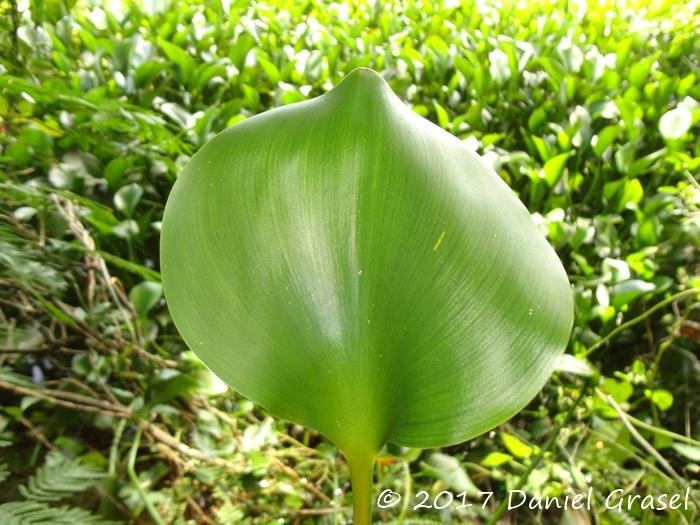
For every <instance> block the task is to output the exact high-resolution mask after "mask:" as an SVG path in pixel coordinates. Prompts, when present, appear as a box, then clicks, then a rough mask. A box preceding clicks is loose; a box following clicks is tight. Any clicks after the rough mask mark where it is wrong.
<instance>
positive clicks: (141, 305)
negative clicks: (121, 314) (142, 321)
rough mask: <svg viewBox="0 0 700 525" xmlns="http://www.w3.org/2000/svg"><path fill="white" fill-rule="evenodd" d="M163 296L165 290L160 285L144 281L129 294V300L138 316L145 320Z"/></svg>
mask: <svg viewBox="0 0 700 525" xmlns="http://www.w3.org/2000/svg"><path fill="white" fill-rule="evenodd" d="M162 296H163V289H162V287H161V285H160V284H158V283H154V282H151V281H144V282H142V283H139V284H137V285H136V286H134V287H133V288H132V289H131V291H130V292H129V299H130V300H131V303H132V304H133V305H134V310H135V311H136V315H138V316H139V317H140V318H145V317H146V316H147V315H148V312H150V311H151V309H152V308H153V307H154V306H155V305H156V304H158V301H160V298H161V297H162Z"/></svg>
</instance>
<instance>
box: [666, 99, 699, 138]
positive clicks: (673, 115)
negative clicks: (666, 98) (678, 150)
mask: <svg viewBox="0 0 700 525" xmlns="http://www.w3.org/2000/svg"><path fill="white" fill-rule="evenodd" d="M692 124H693V115H692V114H691V113H690V110H689V109H688V108H687V107H686V106H685V105H683V104H679V105H678V106H677V107H676V108H674V109H672V110H671V111H668V112H666V113H664V114H663V115H661V118H660V119H659V132H660V133H661V136H662V137H663V138H665V139H666V140H677V139H679V138H681V137H682V136H683V135H685V134H686V133H687V132H688V130H689V129H690V126H692Z"/></svg>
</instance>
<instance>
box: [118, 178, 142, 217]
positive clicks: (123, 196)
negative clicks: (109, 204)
mask: <svg viewBox="0 0 700 525" xmlns="http://www.w3.org/2000/svg"><path fill="white" fill-rule="evenodd" d="M142 195H143V188H142V187H141V186H140V185H139V184H136V183H135V182H132V183H131V184H127V185H126V186H122V187H121V188H119V189H118V190H117V191H116V193H115V194H114V205H115V206H116V207H117V209H118V210H119V211H121V212H123V213H124V215H126V216H127V217H131V216H132V215H133V214H134V209H135V208H136V205H137V204H138V203H139V200H141V196H142Z"/></svg>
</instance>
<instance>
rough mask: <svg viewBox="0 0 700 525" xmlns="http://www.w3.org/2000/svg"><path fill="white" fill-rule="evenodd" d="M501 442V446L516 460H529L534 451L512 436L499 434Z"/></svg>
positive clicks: (503, 433)
mask: <svg viewBox="0 0 700 525" xmlns="http://www.w3.org/2000/svg"><path fill="white" fill-rule="evenodd" d="M501 441H503V445H504V446H505V447H506V448H507V449H508V452H510V453H511V454H513V456H515V457H516V458H518V459H526V458H529V457H530V456H531V455H532V453H533V451H534V448H533V447H531V446H530V445H528V444H526V443H525V442H523V441H522V440H521V439H520V438H519V437H517V436H516V435H514V434H509V433H507V432H501Z"/></svg>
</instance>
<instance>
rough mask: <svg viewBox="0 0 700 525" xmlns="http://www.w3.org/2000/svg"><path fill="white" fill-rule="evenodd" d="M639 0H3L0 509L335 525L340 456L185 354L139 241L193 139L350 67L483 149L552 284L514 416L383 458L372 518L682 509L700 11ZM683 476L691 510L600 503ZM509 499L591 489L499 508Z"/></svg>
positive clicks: (670, 486)
mask: <svg viewBox="0 0 700 525" xmlns="http://www.w3.org/2000/svg"><path fill="white" fill-rule="evenodd" d="M646 4H647V3H646V2H639V3H638V4H637V3H635V2H628V3H622V4H616V3H614V2H611V3H610V4H606V3H605V2H596V3H595V5H593V4H591V6H590V7H587V4H586V3H584V2H579V3H568V2H548V3H545V4H543V3H537V4H533V5H526V4H523V5H516V4H512V3H510V2H504V3H503V4H500V5H498V6H491V5H490V3H487V2H466V1H465V2H463V3H459V2H445V3H442V2H434V3H433V2H429V1H427V0H425V1H421V0H406V1H396V2H369V3H365V2H357V3H349V2H342V3H335V4H326V3H323V2H320V1H301V2H294V1H288V2H285V1H282V0H280V1H276V2H269V3H262V2H220V3H203V2H195V3H175V2H168V1H167V0H162V1H155V0H154V1H151V2H146V3H143V4H142V3H140V2H130V1H124V2H119V1H115V2H106V3H102V2H97V1H93V2H90V1H79V2H77V3H76V2H75V1H69V2H65V1H60V0H44V1H26V2H25V1H23V2H14V1H6V0H3V1H0V57H2V58H0V405H1V408H0V485H1V486H2V491H0V523H3V524H4V523H69V522H70V523H104V522H107V521H108V520H111V521H112V522H117V523H130V522H131V523H169V524H170V523H172V524H184V523H217V524H219V523H220V524H229V523H255V524H267V523H328V524H331V523H343V522H345V520H346V519H347V516H349V508H350V504H351V501H350V496H349V494H348V491H347V489H348V485H347V484H348V472H347V468H346V465H345V463H344V462H343V460H342V457H341V456H340V455H339V454H338V451H337V450H336V449H335V448H333V447H332V446H330V445H329V444H328V443H327V442H325V441H324V440H323V439H322V438H321V437H320V436H319V435H317V434H315V433H313V432H311V431H308V430H306V429H303V428H300V427H297V426H294V425H291V424H285V423H284V422H279V421H273V420H272V419H271V418H269V417H268V416H267V415H266V414H265V413H264V411H262V410H261V409H259V408H258V407H255V406H252V404H251V403H249V402H247V401H246V400H244V399H242V398H240V397H238V396H236V395H235V394H233V393H231V392H230V391H226V390H225V389H224V388H222V385H220V384H219V383H218V382H217V381H216V380H215V379H214V378H213V376H211V374H210V373H208V372H207V371H206V370H205V369H204V368H203V367H202V365H201V364H199V362H198V361H197V359H196V358H195V357H194V356H193V354H192V353H191V352H190V351H188V349H187V348H186V346H185V345H184V344H183V342H182V341H181V339H180V338H179V336H178V335H177V332H176V331H175V329H174V327H173V325H172V322H171V320H170V318H169V316H168V312H167V306H166V305H165V304H164V302H163V299H162V291H161V287H160V279H159V271H158V270H159V262H158V242H159V226H160V222H159V221H160V219H161V216H162V211H163V206H164V203H165V199H166V197H167V194H168V191H169V189H170V188H171V186H172V184H173V181H174V180H175V178H176V176H177V174H178V172H179V171H180V170H181V167H182V166H183V164H184V163H185V162H186V161H187V159H188V158H189V157H190V156H191V155H192V154H193V153H194V152H195V151H196V150H197V149H198V148H199V147H200V146H202V145H203V143H204V142H206V141H207V140H208V139H209V138H211V137H212V136H213V134H214V133H216V132H218V131H220V130H222V129H224V128H225V127H227V126H229V125H232V124H234V123H236V122H238V121H240V120H243V119H245V118H246V117H248V116H250V115H253V114H256V113H259V112H261V111H264V110H266V109H268V108H271V107H274V106H278V105H283V104H289V103H292V102H296V101H300V100H304V99H306V98H308V97H311V96H315V95H318V94H321V93H323V92H325V91H327V90H328V89H330V87H331V86H333V85H335V84H337V82H338V81H339V80H340V79H341V78H342V77H343V76H344V75H345V74H346V73H348V72H349V71H350V70H351V69H353V68H354V67H357V66H368V67H372V68H373V69H375V70H377V71H378V72H380V73H381V74H382V75H383V76H384V77H385V78H386V79H387V81H388V82H389V83H390V84H391V86H392V88H393V89H394V91H395V92H396V93H397V94H398V95H399V96H400V97H401V98H402V99H403V100H405V101H406V102H407V103H408V104H409V105H410V106H411V107H412V109H413V110H414V111H416V112H417V113H419V114H421V115H423V116H426V117H427V118H429V119H431V120H433V121H434V122H435V123H437V124H438V125H440V126H441V127H443V128H444V129H446V130H448V131H450V132H451V133H453V134H455V135H457V136H458V137H460V138H462V139H463V140H464V141H465V142H466V143H467V144H468V145H469V146H470V147H472V148H473V149H474V150H476V151H477V152H478V153H479V154H481V155H483V156H484V158H485V159H486V160H487V161H488V162H489V163H490V164H491V165H493V166H494V168H495V169H496V170H497V171H498V173H499V174H500V175H501V176H502V177H503V178H504V180H506V181H507V182H508V183H509V184H510V186H511V187H512V188H513V189H514V190H515V191H516V192H517V193H518V195H519V196H520V198H521V199H522V200H523V202H525V204H526V205H527V206H528V208H529V209H530V211H531V212H532V214H533V217H534V219H535V221H536V222H537V223H538V224H539V226H540V227H541V229H542V231H543V232H544V233H546V235H547V237H548V239H549V241H550V242H551V244H552V245H553V246H554V247H555V249H556V250H557V252H558V254H559V255H560V257H561V259H562V261H563V262H564V265H565V268H566V269H567V272H568V274H569V278H570V280H571V282H572V286H573V292H574V294H575V301H576V321H575V327H574V332H573V336H572V340H571V343H570V347H569V350H568V353H567V358H566V359H563V360H562V361H561V363H560V367H559V368H560V369H559V371H558V372H557V373H555V374H554V376H553V377H552V378H551V380H550V382H549V383H548V384H547V386H546V387H545V388H544V389H543V390H542V392H541V394H540V395H539V397H538V398H537V399H536V400H535V401H533V403H531V404H530V406H529V407H528V408H527V409H526V410H525V411H523V412H522V413H521V414H519V415H518V416H517V417H515V418H513V419H512V420H511V421H510V422H508V423H507V424H504V425H502V426H501V427H499V428H498V429H495V430H494V431H493V432H491V433H489V434H487V435H484V436H482V437H480V438H477V439H474V440H472V441H471V442H469V443H467V444H464V445H459V446H455V447H450V448H449V449H444V450H414V449H400V448H393V447H392V448H390V449H387V450H385V451H383V452H382V456H381V458H380V464H379V466H378V467H377V469H376V483H375V486H376V492H377V496H379V494H380V493H381V491H383V490H393V491H396V492H398V493H400V494H402V495H403V496H404V497H403V500H402V501H401V503H400V504H398V505H396V506H394V507H391V508H386V509H377V510H376V514H375V519H376V521H378V522H381V523H389V522H397V521H398V522H403V523H406V524H409V523H425V522H438V523H486V522H489V521H491V522H492V523H493V522H495V521H496V519H498V517H499V516H500V517H501V519H502V520H504V523H567V524H568V523H600V524H629V523H640V524H648V523H663V524H665V523H671V524H676V523H679V524H681V523H685V524H692V523H697V522H698V520H700V510H699V509H698V507H699V502H700V485H698V482H697V479H698V477H699V476H698V474H699V473H700V442H699V441H698V440H699V439H700V422H699V421H698V414H699V413H700V410H698V404H699V403H700V394H699V390H698V387H699V386H700V361H699V359H700V354H699V350H698V347H699V344H700V302H699V301H698V299H699V298H700V277H698V275H699V274H700V256H699V255H698V253H699V250H700V186H699V185H698V181H697V174H698V172H699V171H700V138H699V135H698V133H697V132H698V129H699V127H700V126H699V124H698V123H699V122H700V82H698V78H699V76H700V72H699V71H700V58H699V57H700V37H699V35H700V13H699V12H698V8H697V7H696V4H694V3H693V2H690V3H688V4H678V5H672V4H671V3H664V2H659V3H657V4H655V6H656V7H647V6H646ZM183 242H186V240H183ZM495 380H498V379H497V378H496V379H495ZM688 487H690V489H691V490H690V493H689V505H688V508H687V509H683V508H681V509H679V510H662V511H657V512H653V511H650V510H642V509H641V508H640V505H639V503H640V501H639V500H637V501H636V503H635V504H633V505H631V506H630V508H627V505H626V504H625V505H624V506H622V507H620V508H617V507H616V508H613V509H606V508H605V499H606V497H607V495H609V494H610V493H611V492H612V491H614V490H616V489H622V490H624V491H625V494H630V495H635V494H636V495H640V496H653V497H658V496H659V495H661V494H669V495H671V494H675V493H681V494H685V491H686V488H688ZM516 489H517V490H522V491H525V493H527V494H529V495H531V496H556V495H562V496H563V495H564V494H572V493H579V494H586V493H587V491H588V490H589V489H591V491H592V492H591V494H592V498H591V499H592V503H591V508H590V509H581V510H575V509H571V508H569V509H568V510H566V511H561V510H560V511H557V510H540V509H534V510H528V509H527V508H525V507H526V506H523V507H520V508H518V509H511V510H509V511H508V512H505V513H504V511H505V510H506V509H505V506H506V505H507V503H508V491H509V490H516ZM421 490H425V491H427V493H428V494H429V495H430V499H429V501H428V503H433V501H434V498H435V497H436V496H437V495H439V494H440V493H441V491H443V490H447V491H450V492H451V493H452V494H453V495H454V496H455V500H456V503H455V504H453V505H451V506H448V507H447V508H445V509H442V510H439V509H435V508H417V509H414V506H416V505H417V504H418V503H420V502H421V501H422V498H418V497H416V494H418V493H419V492H420V491H421ZM479 491H484V492H492V493H493V496H492V497H490V498H487V497H486V495H483V494H480V493H479ZM462 492H464V493H465V494H466V496H465V497H466V501H468V502H472V503H473V505H472V506H471V507H466V506H464V508H457V507H458V506H459V505H458V503H459V502H460V501H461V499H460V498H458V497H457V495H458V494H459V493H462ZM443 497H444V498H446V497H447V496H443ZM443 502H444V500H440V501H439V502H438V503H440V505H436V506H442V505H441V503H443ZM88 513H90V514H88ZM88 515H90V516H92V517H88Z"/></svg>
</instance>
